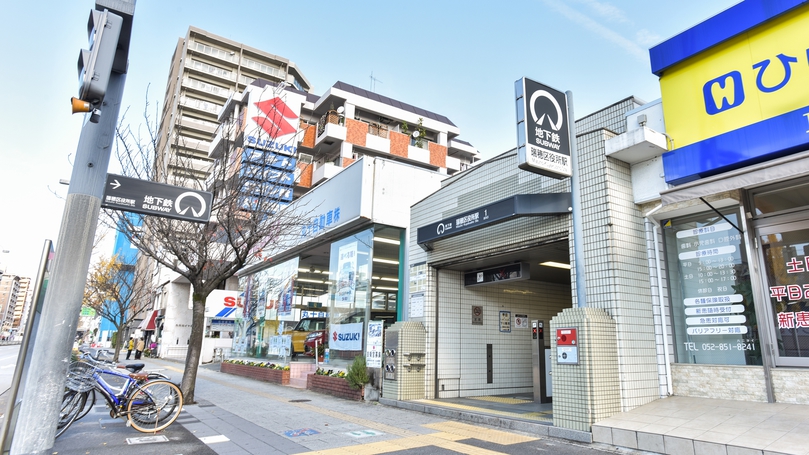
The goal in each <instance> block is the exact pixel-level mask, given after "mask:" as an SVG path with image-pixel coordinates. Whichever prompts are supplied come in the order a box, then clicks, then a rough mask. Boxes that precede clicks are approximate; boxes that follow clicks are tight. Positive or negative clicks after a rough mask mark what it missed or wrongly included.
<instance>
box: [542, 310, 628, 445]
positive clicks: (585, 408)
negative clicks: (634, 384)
mask: <svg viewBox="0 0 809 455" xmlns="http://www.w3.org/2000/svg"><path fill="white" fill-rule="evenodd" d="M567 327H573V328H576V329H577V332H578V343H577V345H578V359H579V363H578V364H577V365H571V364H561V365H560V364H559V363H557V361H556V360H557V359H556V329H558V328H567ZM550 335H551V336H550V338H551V359H552V362H553V367H552V371H553V424H554V425H555V426H557V427H561V428H568V429H571V430H579V431H590V427H591V425H592V424H593V423H595V422H597V421H598V420H601V419H604V418H607V417H610V416H611V415H613V414H615V413H617V412H620V410H621V389H620V383H619V375H618V348H617V346H616V342H615V340H616V332H615V321H614V320H613V319H612V318H611V317H610V316H609V314H607V312H606V311H604V310H602V309H600V308H568V309H565V310H564V311H562V312H561V313H559V314H558V315H557V316H556V317H555V318H553V319H551V334H550Z"/></svg>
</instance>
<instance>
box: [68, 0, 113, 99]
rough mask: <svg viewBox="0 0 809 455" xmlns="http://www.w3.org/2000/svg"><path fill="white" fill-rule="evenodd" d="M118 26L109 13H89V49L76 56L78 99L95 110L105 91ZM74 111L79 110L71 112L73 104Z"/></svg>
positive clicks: (93, 11) (106, 11)
mask: <svg viewBox="0 0 809 455" xmlns="http://www.w3.org/2000/svg"><path fill="white" fill-rule="evenodd" d="M122 24H123V19H122V18H121V16H119V15H117V14H114V13H111V12H109V10H106V9H105V10H104V11H97V10H92V11H90V19H89V20H88V22H87V38H88V40H89V42H90V49H89V50H87V49H82V50H81V52H80V53H79V62H78V69H79V100H81V101H85V102H87V103H90V104H91V105H92V106H93V107H98V105H99V104H100V103H101V102H102V101H103V100H104V95H105V94H106V92H107V84H108V83H109V80H110V73H111V72H112V68H113V62H114V61H115V52H116V50H117V49H118V38H119V36H120V34H121V26H122ZM74 112H83V111H82V110H78V111H77V110H75V103H74ZM85 112H86V111H85Z"/></svg>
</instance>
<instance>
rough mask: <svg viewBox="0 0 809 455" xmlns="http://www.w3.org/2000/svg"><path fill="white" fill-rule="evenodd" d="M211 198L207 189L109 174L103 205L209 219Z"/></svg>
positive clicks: (202, 221) (167, 216)
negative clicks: (202, 189) (195, 188)
mask: <svg viewBox="0 0 809 455" xmlns="http://www.w3.org/2000/svg"><path fill="white" fill-rule="evenodd" d="M212 202H213V194H211V193H209V192H207V191H199V190H194V189H191V188H183V187H181V186H173V185H166V184H164V183H156V182H150V181H148V180H140V179H133V178H129V177H124V176H121V175H115V174H107V183H106V185H104V198H103V199H102V200H101V207H104V208H108V209H114V210H123V211H125V212H135V213H141V214H143V215H155V216H160V217H163V218H173V219H177V220H184V221H193V222H196V223H207V222H208V220H210V218H211V204H212Z"/></svg>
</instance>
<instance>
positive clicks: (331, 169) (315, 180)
mask: <svg viewBox="0 0 809 455" xmlns="http://www.w3.org/2000/svg"><path fill="white" fill-rule="evenodd" d="M342 170H343V168H341V167H339V166H335V165H334V163H331V162H327V163H323V164H322V165H321V166H320V167H318V168H317V169H315V170H314V172H313V173H312V186H315V185H318V184H319V183H320V182H323V181H325V180H328V179H330V178H332V177H334V176H335V175H337V174H338V173H339V172H340V171H342Z"/></svg>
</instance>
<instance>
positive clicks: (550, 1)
mask: <svg viewBox="0 0 809 455" xmlns="http://www.w3.org/2000/svg"><path fill="white" fill-rule="evenodd" d="M540 1H542V3H544V4H545V5H547V6H549V7H551V8H553V9H554V10H556V11H557V12H559V13H561V14H562V15H563V16H565V17H567V18H568V19H570V20H571V21H573V22H575V23H577V24H579V25H581V26H582V27H584V28H585V29H587V30H589V31H590V32H592V33H595V34H596V35H598V36H600V37H601V38H603V39H605V40H607V41H610V42H612V43H613V44H616V45H618V46H619V47H621V48H623V49H624V51H626V53H627V54H629V55H631V56H632V57H635V58H636V59H638V60H641V61H646V60H647V58H648V53H647V50H646V49H644V48H643V47H641V46H639V45H638V44H637V43H635V42H634V41H632V40H630V39H627V38H624V37H623V36H621V35H620V34H619V33H617V32H615V31H613V30H611V29H609V28H607V27H605V26H603V25H601V24H600V23H599V22H597V21H595V20H594V19H591V18H590V17H588V16H586V15H585V14H583V13H580V12H578V11H576V10H575V9H573V8H571V7H569V6H567V5H566V4H565V3H563V2H562V1H559V0H540ZM587 1H592V0H587Z"/></svg>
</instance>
